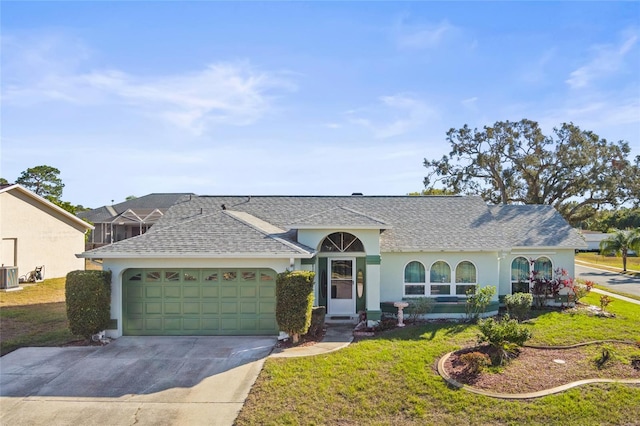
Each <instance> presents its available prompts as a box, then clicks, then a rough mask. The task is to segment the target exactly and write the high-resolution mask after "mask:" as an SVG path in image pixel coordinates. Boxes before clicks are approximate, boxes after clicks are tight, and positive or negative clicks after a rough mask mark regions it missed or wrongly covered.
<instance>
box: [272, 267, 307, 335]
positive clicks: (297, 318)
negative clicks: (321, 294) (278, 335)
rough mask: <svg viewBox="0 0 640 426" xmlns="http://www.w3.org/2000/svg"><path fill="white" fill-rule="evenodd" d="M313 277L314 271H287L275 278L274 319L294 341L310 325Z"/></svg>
mask: <svg viewBox="0 0 640 426" xmlns="http://www.w3.org/2000/svg"><path fill="white" fill-rule="evenodd" d="M314 277H315V272H310V271H292V272H291V271H287V272H283V273H281V274H278V277H277V279H276V321H277V322H278V326H279V327H280V330H282V331H284V332H285V333H287V334H289V336H291V337H292V339H293V342H294V343H298V337H299V335H300V334H304V333H306V332H307V330H308V329H309V326H310V325H311V310H312V308H313V279H314Z"/></svg>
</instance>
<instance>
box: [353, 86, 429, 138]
mask: <svg viewBox="0 0 640 426" xmlns="http://www.w3.org/2000/svg"><path fill="white" fill-rule="evenodd" d="M379 101H380V103H379V104H377V105H375V106H372V107H368V108H363V109H360V110H351V111H349V112H348V113H347V115H348V116H349V121H350V122H351V123H353V124H357V125H359V126H362V127H365V128H367V129H369V130H371V131H372V132H373V135H374V137H376V138H380V139H384V138H390V137H393V136H399V135H402V134H405V133H407V132H409V131H411V130H414V129H416V128H418V127H420V126H422V125H424V124H426V123H427V122H428V121H429V120H431V119H433V118H435V117H436V116H437V113H436V111H435V110H434V109H433V108H431V107H430V106H429V105H427V104H426V103H425V102H423V101H422V100H420V99H417V98H415V97H413V96H411V95H407V94H403V93H400V94H395V95H390V96H382V97H380V99H379ZM362 114H366V115H368V117H366V118H365V117H362V116H356V115H362ZM390 117H391V120H389V118H390Z"/></svg>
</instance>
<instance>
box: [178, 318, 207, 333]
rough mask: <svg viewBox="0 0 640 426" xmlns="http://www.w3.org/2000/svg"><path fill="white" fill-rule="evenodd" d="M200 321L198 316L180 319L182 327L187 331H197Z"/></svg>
mask: <svg viewBox="0 0 640 426" xmlns="http://www.w3.org/2000/svg"><path fill="white" fill-rule="evenodd" d="M200 322H201V321H200V318H184V319H183V320H182V327H183V328H184V329H185V330H188V331H199V330H201V329H202V325H201V324H200Z"/></svg>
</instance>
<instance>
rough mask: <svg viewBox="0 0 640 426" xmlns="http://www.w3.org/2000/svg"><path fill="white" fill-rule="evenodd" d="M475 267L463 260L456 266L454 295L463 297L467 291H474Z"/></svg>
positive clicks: (475, 280)
mask: <svg viewBox="0 0 640 426" xmlns="http://www.w3.org/2000/svg"><path fill="white" fill-rule="evenodd" d="M477 282H478V281H477V278H476V266H475V265H474V264H473V263H471V262H469V261H468V260H464V261H462V262H460V263H458V266H456V295H459V296H464V295H466V294H467V291H468V290H471V289H474V288H475V286H476V283H477Z"/></svg>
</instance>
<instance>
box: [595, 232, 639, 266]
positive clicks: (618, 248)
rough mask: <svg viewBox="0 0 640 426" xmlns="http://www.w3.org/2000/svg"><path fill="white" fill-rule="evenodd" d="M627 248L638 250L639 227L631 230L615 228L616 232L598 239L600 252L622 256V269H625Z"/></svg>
mask: <svg viewBox="0 0 640 426" xmlns="http://www.w3.org/2000/svg"><path fill="white" fill-rule="evenodd" d="M629 250H635V251H636V252H638V251H640V228H636V229H631V230H626V231H623V230H616V232H615V233H614V234H613V235H612V236H610V237H609V238H606V239H604V240H602V241H600V253H601V254H603V255H604V254H615V255H616V256H622V271H623V272H626V271H627V256H628V254H629Z"/></svg>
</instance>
